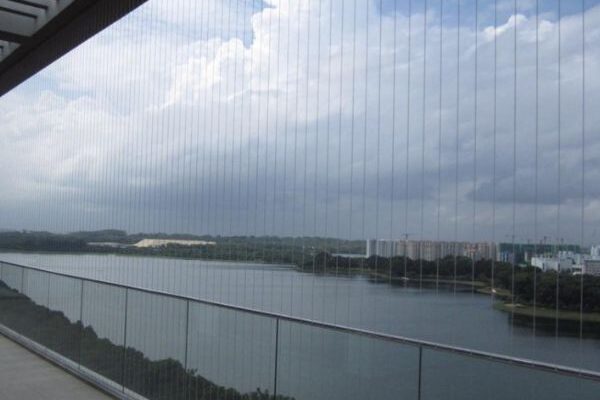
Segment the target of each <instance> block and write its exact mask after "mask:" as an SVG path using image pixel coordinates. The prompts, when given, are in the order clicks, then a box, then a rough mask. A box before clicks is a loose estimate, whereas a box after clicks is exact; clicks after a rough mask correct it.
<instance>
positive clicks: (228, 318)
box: [188, 302, 276, 399]
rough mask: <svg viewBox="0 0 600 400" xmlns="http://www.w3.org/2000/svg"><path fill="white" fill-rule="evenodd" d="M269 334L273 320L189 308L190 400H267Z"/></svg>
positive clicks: (271, 371) (271, 366) (271, 360)
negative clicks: (244, 396)
mask: <svg viewBox="0 0 600 400" xmlns="http://www.w3.org/2000/svg"><path fill="white" fill-rule="evenodd" d="M275 332H276V331H275V319H273V318H270V317H264V316H260V315H255V314H251V313H246V312H242V311H236V310H230V309H227V308H223V307H217V306H211V305H207V304H202V303H194V302H192V303H190V325H189V352H188V354H189V356H188V365H189V368H190V369H193V370H194V371H195V377H194V378H193V379H192V380H191V381H190V383H191V384H190V398H191V399H203V398H206V397H208V398H211V399H222V398H223V399H225V398H228V399H235V398H240V396H241V395H246V396H251V397H250V398H258V399H260V398H269V394H272V393H273V390H274V379H275ZM263 396H264V397H263Z"/></svg>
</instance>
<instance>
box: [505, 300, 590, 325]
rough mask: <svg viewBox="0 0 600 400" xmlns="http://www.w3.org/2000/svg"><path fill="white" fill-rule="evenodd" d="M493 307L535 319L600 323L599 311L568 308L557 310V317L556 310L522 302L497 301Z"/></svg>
mask: <svg viewBox="0 0 600 400" xmlns="http://www.w3.org/2000/svg"><path fill="white" fill-rule="evenodd" d="M494 309H496V310H498V311H502V312H506V313H512V314H514V315H519V316H523V317H531V318H533V317H534V316H535V318H536V319H538V318H540V319H552V320H555V319H558V320H559V321H572V322H580V321H582V322H592V323H599V324H600V313H580V312H579V311H570V310H558V318H557V313H556V310H554V309H552V308H546V307H535V308H534V307H533V306H529V305H524V304H519V303H516V304H511V303H505V302H498V303H496V304H494Z"/></svg>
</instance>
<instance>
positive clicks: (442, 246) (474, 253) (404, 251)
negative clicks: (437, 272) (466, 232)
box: [367, 239, 496, 261]
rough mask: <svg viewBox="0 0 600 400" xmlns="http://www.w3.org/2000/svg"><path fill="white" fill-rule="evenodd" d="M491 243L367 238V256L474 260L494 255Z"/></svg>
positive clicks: (489, 257) (493, 246)
mask: <svg viewBox="0 0 600 400" xmlns="http://www.w3.org/2000/svg"><path fill="white" fill-rule="evenodd" d="M495 253H496V246H495V245H494V244H493V243H487V242H481V243H470V242H446V241H439V242H438V241H432V240H389V239H369V240H367V257H371V256H379V257H404V256H406V257H408V258H410V259H413V260H418V259H422V260H426V261H434V260H437V259H440V258H444V257H447V256H453V255H457V256H461V257H469V258H471V259H474V260H481V259H492V258H494V257H495V256H496V254H495Z"/></svg>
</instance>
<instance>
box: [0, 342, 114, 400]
mask: <svg viewBox="0 0 600 400" xmlns="http://www.w3.org/2000/svg"><path fill="white" fill-rule="evenodd" d="M0 399H2V400H27V399H36V400H70V399H78V400H79V399H91V400H95V399H111V397H109V396H108V395H105V394H104V393H102V392H100V391H98V390H96V389H95V388H94V387H92V386H90V385H88V384H86V383H85V382H83V381H82V380H79V379H77V378H75V377H74V376H73V375H71V374H69V373H67V372H65V371H63V370H62V369H60V368H58V367H56V366H55V365H52V364H51V363H49V362H48V361H46V360H44V359H42V358H40V357H38V356H36V355H35V354H33V353H31V352H29V351H28V350H26V349H24V348H23V347H21V346H19V345H18V344H16V343H14V342H12V341H11V340H10V339H7V338H6V337H5V336H3V335H2V334H0Z"/></svg>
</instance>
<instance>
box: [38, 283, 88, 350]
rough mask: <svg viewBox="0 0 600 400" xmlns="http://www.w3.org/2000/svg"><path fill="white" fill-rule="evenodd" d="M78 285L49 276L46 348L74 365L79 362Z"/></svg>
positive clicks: (79, 286) (79, 312) (79, 311)
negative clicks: (74, 362) (72, 361)
mask: <svg viewBox="0 0 600 400" xmlns="http://www.w3.org/2000/svg"><path fill="white" fill-rule="evenodd" d="M81 282H82V281H81V280H80V279H75V278H68V277H64V276H59V275H49V285H50V286H49V288H48V309H49V310H48V320H47V323H46V326H45V327H46V333H45V339H46V346H47V347H48V348H50V349H51V350H54V351H55V352H57V353H59V354H61V355H63V356H65V357H67V358H70V359H71V360H74V361H79V344H80V339H81V324H79V319H80V318H81V285H82V283H81Z"/></svg>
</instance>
